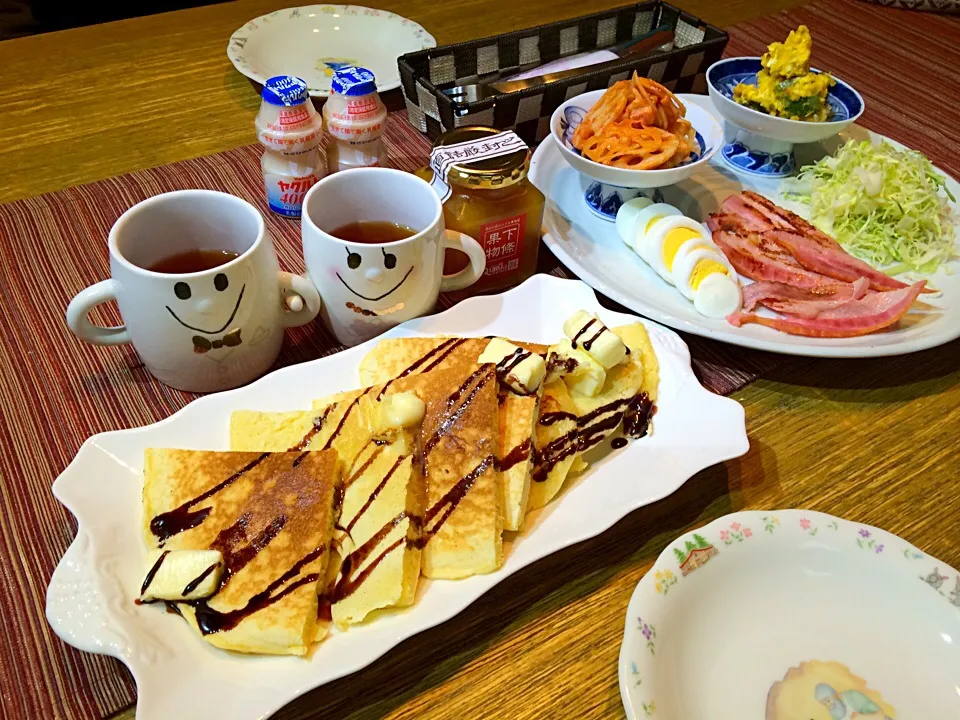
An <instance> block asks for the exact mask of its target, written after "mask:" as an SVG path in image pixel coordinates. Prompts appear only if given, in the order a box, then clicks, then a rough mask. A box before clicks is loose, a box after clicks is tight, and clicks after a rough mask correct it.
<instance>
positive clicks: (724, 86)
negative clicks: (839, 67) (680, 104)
mask: <svg viewBox="0 0 960 720" xmlns="http://www.w3.org/2000/svg"><path fill="white" fill-rule="evenodd" d="M761 67H762V66H761V65H760V58H758V57H739V58H727V59H726V60H720V61H718V62H715V63H714V64H713V65H711V66H710V68H709V69H708V70H707V88H708V90H709V93H710V99H711V100H712V101H713V104H714V107H716V109H717V111H718V112H719V113H720V114H721V115H722V116H723V118H724V120H726V121H727V122H729V123H730V124H731V125H733V126H734V127H735V128H736V129H735V132H734V133H733V137H732V138H731V139H730V141H729V142H727V143H725V144H724V146H723V148H722V149H721V150H720V155H721V157H722V158H723V160H724V162H725V163H726V164H727V165H728V166H729V167H730V168H732V169H733V170H734V171H735V172H738V173H741V174H746V175H752V176H754V177H759V178H782V177H786V176H788V175H791V174H793V172H794V171H795V170H796V161H795V159H794V154H793V146H794V145H796V144H801V143H813V142H819V141H821V140H825V139H827V138H829V137H833V136H834V135H836V134H837V133H839V132H840V131H841V130H843V129H844V128H845V127H847V126H848V125H850V124H851V123H853V122H854V121H856V119H857V118H859V117H860V115H861V114H862V113H863V98H862V97H860V95H859V93H857V91H856V90H854V89H853V88H852V87H850V86H849V85H847V83H845V82H843V81H842V80H839V79H837V78H834V79H835V80H836V85H834V86H833V87H832V88H830V92H829V94H828V95H827V103H828V104H829V105H830V118H829V119H828V120H826V121H825V122H806V121H803V120H790V119H788V118H781V117H775V116H773V115H768V114H766V113H763V112H760V111H759V110H754V109H753V108H749V107H746V106H745V105H740V104H738V103H736V102H734V100H733V89H734V88H735V87H736V86H737V85H739V84H740V83H747V84H748V85H756V83H757V73H758V72H759V71H760V69H761ZM813 71H814V72H820V71H819V70H816V69H815V68H814V69H813Z"/></svg>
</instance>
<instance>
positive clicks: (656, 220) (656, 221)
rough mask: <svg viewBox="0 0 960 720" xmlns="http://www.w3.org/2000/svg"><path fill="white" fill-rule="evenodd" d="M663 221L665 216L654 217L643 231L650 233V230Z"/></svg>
mask: <svg viewBox="0 0 960 720" xmlns="http://www.w3.org/2000/svg"><path fill="white" fill-rule="evenodd" d="M661 220H663V215H654V216H653V217H652V218H650V222H648V223H647V226H646V227H645V228H644V229H643V231H644V232H650V229H651V228H652V227H653V226H654V225H656V224H657V223H658V222H660V221H661Z"/></svg>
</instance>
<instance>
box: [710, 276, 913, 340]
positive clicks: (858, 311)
mask: <svg viewBox="0 0 960 720" xmlns="http://www.w3.org/2000/svg"><path fill="white" fill-rule="evenodd" d="M924 285H926V281H925V280H924V281H921V282H918V283H915V284H914V285H911V286H909V287H906V288H903V289H901V290H891V291H888V292H871V293H868V294H867V295H865V296H864V297H862V298H860V299H859V300H851V301H849V302H847V303H844V304H843V305H840V306H839V307H835V308H833V309H830V310H826V311H824V312H822V313H820V314H819V315H817V316H816V317H815V318H803V317H791V318H769V317H763V316H762V315H755V314H752V313H745V312H735V313H733V314H732V315H728V316H727V322H729V323H730V324H731V325H735V326H736V327H741V326H742V325H746V324H748V323H757V324H759V325H766V326H767V327H771V328H774V329H775V330H782V331H783V332H787V333H790V334H791V335H805V336H806V337H820V338H846V337H857V336H859V335H867V334H869V333H872V332H876V331H877V330H882V329H883V328H885V327H889V326H890V325H893V324H894V323H896V322H897V321H899V320H900V318H902V317H903V316H904V315H905V314H906V313H907V311H908V310H909V309H910V306H911V305H913V303H914V301H915V300H916V299H917V297H918V296H919V295H920V292H921V291H922V290H923V288H924Z"/></svg>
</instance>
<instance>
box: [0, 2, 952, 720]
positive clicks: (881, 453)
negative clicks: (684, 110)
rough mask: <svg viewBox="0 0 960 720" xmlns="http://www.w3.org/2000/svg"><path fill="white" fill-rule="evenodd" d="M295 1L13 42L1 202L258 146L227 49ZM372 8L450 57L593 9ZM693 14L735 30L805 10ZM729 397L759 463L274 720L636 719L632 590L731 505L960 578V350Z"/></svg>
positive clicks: (793, 372)
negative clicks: (462, 43) (773, 513)
mask: <svg viewBox="0 0 960 720" xmlns="http://www.w3.org/2000/svg"><path fill="white" fill-rule="evenodd" d="M284 4H285V3H283V2H280V1H279V0H239V1H237V2H230V3H225V4H221V5H213V6H208V7H204V8H198V9H195V10H187V11H180V12H175V13H169V14H164V15H156V16H151V17H147V18H140V19H135V20H129V21H123V22H117V23H112V24H108V25H101V26H95V27H89V28H82V29H76V30H68V31H64V32H59V33H53V34H50V35H44V36H38V37H32V38H22V39H18V40H11V41H7V42H3V43H0V83H2V87H3V88H4V102H3V103H0V140H2V143H0V202H2V201H9V200H15V199H18V198H22V197H27V196H30V195H35V194H40V193H44V192H50V191H53V190H57V189H59V188H62V187H67V186H70V185H74V184H78V183H84V182H90V181H93V180H98V179H102V178H105V177H110V176H114V175H119V174H122V173H125V172H130V171H133V170H137V169H141V168H144V167H151V166H155V165H160V164H165V163H170V162H174V161H177V160H181V159H185V158H189V157H196V156H199V155H206V154H211V153H216V152H220V151H222V150H226V149H229V148H232V147H236V146H238V145H244V144H248V143H250V142H253V141H254V135H253V123H252V120H253V116H254V114H255V112H256V108H257V106H258V98H257V96H256V94H255V93H254V92H253V90H252V88H251V86H250V84H249V81H247V80H246V78H244V77H242V76H241V75H240V74H238V73H237V72H235V71H234V70H233V68H232V66H231V65H230V63H229V61H228V60H227V57H226V53H225V47H226V41H227V38H228V37H229V35H230V33H231V32H232V31H233V30H234V29H236V28H237V27H239V26H240V25H241V24H242V23H243V22H245V21H246V20H248V19H250V18H252V17H254V16H256V15H259V14H261V13H264V12H268V11H270V10H272V9H276V8H279V7H282V6H283V5H284ZM377 4H378V6H380V7H382V8H384V9H389V10H394V11H396V12H401V13H403V14H405V15H406V16H408V17H411V18H412V19H414V20H417V21H418V22H420V23H421V24H423V25H424V26H425V27H426V28H428V29H429V30H430V31H431V32H433V33H434V34H435V36H436V37H437V39H438V41H439V42H441V43H446V42H452V41H459V40H466V39H469V38H472V37H477V36H480V35H489V34H494V33H497V32H503V31H506V30H511V29H514V28H516V27H524V26H529V25H533V24H537V23H539V22H543V21H548V20H557V19H562V18H564V17H572V16H575V15H578V14H582V13H583V12H585V11H586V10H587V8H586V6H584V5H583V3H582V2H577V1H576V0H554V1H553V2H551V3H543V2H539V1H538V0H510V1H509V2H508V1H507V0H491V1H490V2H485V3H481V2H478V1H477V0H447V2H443V3H440V2H434V1H432V0H408V1H407V2H401V1H400V0H383V1H382V2H378V3H377ZM618 4H622V3H621V2H620V0H601V1H600V2H599V3H597V4H594V5H593V6H591V8H597V9H599V8H600V7H613V6H615V5H618ZM680 4H681V5H683V7H684V9H686V10H689V11H690V12H692V13H694V14H696V15H699V16H700V17H703V18H705V19H707V20H710V21H712V22H714V23H715V24H718V25H721V26H726V25H731V24H734V23H736V22H739V21H741V20H746V19H749V18H751V17H755V16H756V15H758V14H766V13H772V12H775V11H777V10H780V9H783V8H786V7H790V6H792V5H797V4H799V0H771V1H769V2H765V3H757V2H753V1H751V0H714V1H713V2H711V1H710V0H684V1H683V2H681V3H680ZM953 122H954V124H955V125H956V122H957V121H956V120H955V119H954V120H953ZM954 130H955V131H960V127H954ZM734 398H735V399H736V400H738V401H739V402H741V403H742V404H743V406H744V408H745V409H746V419H747V428H748V432H749V436H750V445H751V447H750V451H749V452H748V453H747V454H746V455H745V456H744V457H742V458H739V459H737V460H734V461H731V462H728V463H725V464H723V465H719V466H716V467H713V468H710V469H708V470H706V471H704V472H702V473H700V474H698V475H697V476H695V477H693V478H691V479H690V481H689V482H687V483H686V484H685V485H684V486H683V488H681V489H680V490H679V491H678V492H677V493H675V494H674V495H672V496H670V497H668V498H667V499H665V500H663V501H661V502H659V503H656V504H655V505H652V506H649V507H647V508H644V509H642V510H639V511H637V512H634V513H631V514H630V515H629V516H627V517H626V518H624V519H623V520H622V521H621V522H619V523H618V524H617V525H616V526H615V527H613V528H612V529H611V530H609V531H608V532H606V533H604V534H603V535H601V536H600V537H597V538H595V539H593V540H590V541H587V542H584V543H581V544H579V545H576V546H574V547H572V548H569V549H567V550H565V551H563V552H560V553H557V554H555V555H553V556H551V557H549V558H546V559H544V560H542V561H540V562H538V563H536V564H535V565H533V566H532V567H529V568H526V569H525V570H523V571H521V572H519V573H518V574H516V575H514V576H512V577H511V578H509V579H508V580H506V581H504V582H503V583H502V584H501V585H499V586H498V587H497V588H495V589H494V590H492V591H491V592H489V593H487V594H486V595H485V596H483V597H482V598H481V599H480V600H478V601H477V602H476V603H475V604H474V605H473V606H471V608H470V609H469V610H467V611H465V612H464V613H462V614H461V615H460V616H459V617H457V618H455V619H453V620H451V621H450V622H447V623H445V624H443V625H441V626H440V627H438V628H434V629H433V630H430V631H428V632H426V633H423V634H421V635H419V636H416V637H414V638H412V639H410V640H408V641H406V642H404V643H402V644H401V645H400V646H399V647H397V648H396V649H394V650H392V651H391V652H390V653H388V654H387V655H386V656H385V657H384V658H383V659H382V660H380V661H378V662H376V663H375V664H374V665H373V666H371V667H369V668H367V669H365V670H362V671H360V672H358V673H355V674H354V675H351V676H349V677H347V678H344V679H342V680H340V681H337V682H335V683H332V684H330V685H327V686H325V687H324V688H321V689H320V690H317V691H314V692H312V693H309V694H308V695H307V696H305V697H304V698H301V699H300V700H298V701H296V702H294V703H292V704H291V705H290V706H288V707H287V708H285V709H284V710H283V711H281V712H280V713H279V715H278V716H277V717H279V718H285V719H292V718H352V719H360V718H364V719H365V718H393V719H399V718H418V719H419V718H422V719H424V720H426V719H427V718H436V719H438V720H453V719H457V720H459V719H466V720H473V719H474V718H511V719H514V720H524V719H527V718H529V719H531V720H532V719H534V718H536V719H538V720H539V719H541V718H582V719H584V720H586V719H592V718H617V717H622V716H623V710H622V707H621V704H620V696H619V691H618V685H617V655H618V652H619V644H620V638H621V634H622V631H623V623H624V612H625V610H626V607H627V602H628V600H629V598H630V594H631V593H632V591H633V588H634V586H635V585H636V583H637V582H638V581H639V580H640V578H641V577H642V576H643V574H644V573H645V572H646V571H647V569H648V568H649V567H650V566H651V564H652V563H653V561H654V560H655V558H656V557H657V555H658V554H659V553H660V552H661V551H662V550H663V549H664V548H665V547H666V545H667V543H668V542H669V541H670V540H672V539H673V538H675V537H676V536H677V535H679V534H681V533H682V532H684V531H686V530H689V529H692V528H694V527H697V526H699V525H701V524H704V523H706V522H709V521H710V520H713V519H714V518H716V517H718V516H720V515H723V514H725V513H728V512H732V511H736V510H743V509H766V510H773V509H780V508H789V507H801V508H809V509H814V510H820V511H823V512H829V513H833V514H836V515H840V516H843V517H845V518H848V519H850V520H853V521H856V522H862V523H869V524H874V525H878V526H881V527H884V528H885V529H887V530H890V531H892V532H894V533H897V534H898V535H901V536H902V537H904V538H905V539H907V540H909V541H910V542H912V543H914V544H916V545H918V546H919V547H921V548H923V549H924V550H926V551H928V552H930V553H931V554H934V555H936V556H937V557H939V558H941V559H942V560H944V561H946V562H948V563H950V564H952V565H953V566H955V567H957V566H960V520H958V518H960V493H958V492H957V490H956V484H957V482H958V478H960V452H958V447H957V439H956V438H957V431H958V429H960V343H956V342H955V343H952V344H951V345H948V346H945V347H943V348H939V349H936V350H930V351H927V352H923V353H918V354H914V355H907V356H902V357H895V358H887V359H879V360H821V359H807V358H789V359H786V360H785V362H784V363H783V364H782V365H781V366H780V367H779V368H778V370H777V371H775V373H771V374H769V375H768V376H767V377H764V378H762V379H760V380H757V381H755V382H753V383H751V384H750V385H748V386H747V387H745V388H743V389H742V390H740V391H739V392H737V393H735V394H734ZM641 482H642V480H641ZM117 717H118V718H123V720H132V718H133V717H134V713H133V710H132V709H131V710H128V711H125V712H123V713H121V714H120V715H118V716H117Z"/></svg>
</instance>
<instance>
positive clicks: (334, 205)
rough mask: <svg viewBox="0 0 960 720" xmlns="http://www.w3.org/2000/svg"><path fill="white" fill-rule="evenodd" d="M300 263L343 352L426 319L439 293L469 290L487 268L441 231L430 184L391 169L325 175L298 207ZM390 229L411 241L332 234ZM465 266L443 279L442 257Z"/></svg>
mask: <svg viewBox="0 0 960 720" xmlns="http://www.w3.org/2000/svg"><path fill="white" fill-rule="evenodd" d="M301 222H302V225H303V257H304V260H305V261H306V265H307V274H308V275H309V276H310V279H311V280H312V281H313V284H314V285H316V286H317V289H318V290H319V291H320V296H321V297H322V298H323V307H322V310H321V316H322V317H323V319H324V322H325V323H326V324H327V327H329V328H330V330H331V331H332V332H333V334H334V335H336V337H337V339H338V340H339V341H340V342H342V343H343V344H344V345H351V346H352V345H357V344H359V343H361V342H364V341H365V340H369V339H370V338H372V337H374V336H375V335H379V334H380V333H382V332H384V331H385V330H387V329H389V328H391V327H393V326H394V325H397V324H398V323H401V322H404V321H405V320H410V319H411V318H415V317H419V316H420V315H425V314H427V313H429V312H432V311H433V309H434V306H435V305H436V302H437V296H438V295H439V294H440V293H441V292H449V291H452V290H462V289H463V288H465V287H468V286H469V285H472V284H473V283H475V282H476V281H477V280H478V279H479V278H480V277H481V276H482V275H483V270H484V268H485V266H486V256H485V254H484V252H483V248H482V247H481V246H480V244H479V243H478V242H477V241H476V240H474V239H473V238H471V237H469V236H467V235H464V234H463V233H459V232H455V231H453V230H446V229H445V228H444V224H443V206H442V205H441V203H440V199H439V198H438V197H437V194H436V193H435V192H434V191H433V188H431V187H430V185H429V183H427V182H425V181H424V180H421V179H420V178H418V177H417V176H416V175H411V174H410V173H405V172H401V171H399V170H393V169H390V168H379V167H370V168H356V169H352V170H347V171H344V172H339V173H335V174H333V175H330V176H328V177H326V178H324V179H323V180H321V181H320V182H318V183H317V184H316V185H314V186H313V187H312V188H310V191H309V192H308V193H307V195H306V197H305V198H304V201H303V219H302V221H301ZM383 222H387V223H391V224H394V225H400V226H403V227H405V228H409V229H410V230H412V231H413V232H414V234H413V235H412V236H410V237H407V238H404V239H402V240H395V241H393V242H386V243H379V244H368V243H360V242H351V241H348V240H344V239H341V238H339V237H337V236H336V235H335V234H334V232H335V231H336V230H337V229H339V228H343V227H344V226H347V225H352V224H354V223H361V224H363V223H383ZM447 248H452V249H455V250H459V251H461V252H463V253H465V254H466V255H467V258H468V259H469V261H470V263H469V265H467V267H465V268H464V269H463V270H461V271H460V272H459V273H457V274H455V275H444V274H443V258H444V251H445V250H446V249H447Z"/></svg>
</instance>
